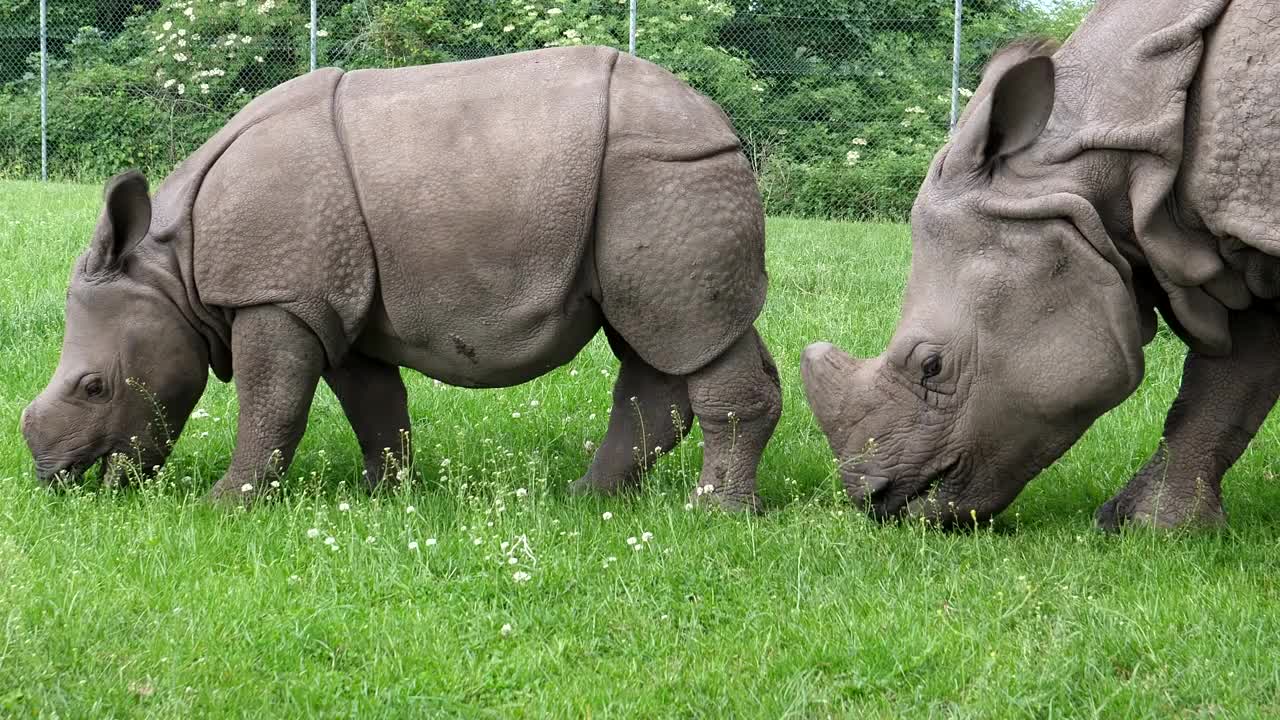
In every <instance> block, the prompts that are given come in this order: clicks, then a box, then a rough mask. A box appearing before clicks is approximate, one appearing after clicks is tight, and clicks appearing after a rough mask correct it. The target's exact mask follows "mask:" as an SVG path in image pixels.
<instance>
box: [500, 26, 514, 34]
mask: <svg viewBox="0 0 1280 720" xmlns="http://www.w3.org/2000/svg"><path fill="white" fill-rule="evenodd" d="M515 29H516V26H515V25H503V26H502V32H511V31H512V30H515Z"/></svg>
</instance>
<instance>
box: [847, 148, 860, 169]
mask: <svg viewBox="0 0 1280 720" xmlns="http://www.w3.org/2000/svg"><path fill="white" fill-rule="evenodd" d="M861 157H862V153H860V152H858V151H857V150H850V151H849V152H847V153H845V154H844V164H845V165H856V164H858V159H859V158H861Z"/></svg>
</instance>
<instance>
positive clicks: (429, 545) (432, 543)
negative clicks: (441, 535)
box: [427, 538, 436, 547]
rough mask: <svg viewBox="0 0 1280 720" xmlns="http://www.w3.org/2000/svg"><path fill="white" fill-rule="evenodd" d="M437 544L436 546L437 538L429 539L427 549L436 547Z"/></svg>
mask: <svg viewBox="0 0 1280 720" xmlns="http://www.w3.org/2000/svg"><path fill="white" fill-rule="evenodd" d="M435 544H436V539H435V538H427V547H431V546H432V545H435Z"/></svg>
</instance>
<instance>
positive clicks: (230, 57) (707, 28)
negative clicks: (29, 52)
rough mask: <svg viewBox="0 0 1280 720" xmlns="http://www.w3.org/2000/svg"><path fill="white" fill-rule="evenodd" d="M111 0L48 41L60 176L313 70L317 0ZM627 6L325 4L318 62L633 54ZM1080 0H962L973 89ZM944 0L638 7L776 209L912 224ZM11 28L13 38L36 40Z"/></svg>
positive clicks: (522, 0) (127, 152)
mask: <svg viewBox="0 0 1280 720" xmlns="http://www.w3.org/2000/svg"><path fill="white" fill-rule="evenodd" d="M126 1H127V0H111V2H114V3H116V5H117V6H118V5H119V4H120V3H122V2H126ZM103 2H104V0H67V2H65V3H59V8H58V18H59V21H60V22H63V23H66V22H70V21H77V22H85V21H90V22H98V23H99V24H98V25H96V26H86V27H84V28H82V29H81V30H80V31H79V32H78V33H77V34H74V36H73V37H71V39H69V40H66V39H60V40H58V41H57V42H55V43H54V45H53V48H54V55H53V59H52V62H51V67H50V71H51V72H50V78H51V83H52V84H51V86H50V108H49V121H50V143H49V150H50V169H51V173H52V174H53V175H54V176H55V177H62V178H78V179H87V180H91V181H94V182H97V181H100V180H101V179H102V177H103V176H104V175H106V174H108V173H111V172H115V171H116V170H118V169H120V168H122V167H128V166H137V167H142V168H144V169H146V170H147V171H148V172H149V174H151V175H153V176H157V177H158V176H160V175H163V174H165V173H167V172H168V171H169V170H171V169H172V167H173V166H174V164H175V163H176V162H178V161H179V160H181V159H182V157H184V156H185V155H186V154H187V153H189V152H190V151H191V150H193V149H195V148H196V147H197V146H198V145H199V144H200V143H201V142H202V141H203V140H204V139H205V138H207V137H208V136H209V135H210V134H212V133H213V132H215V131H216V130H217V129H218V128H219V127H220V126H221V125H222V124H223V123H224V122H225V121H226V120H227V119H228V118H229V117H230V116H231V115H232V114H234V113H235V112H236V111H237V110H239V109H240V108H241V107H243V106H244V104H245V103H247V102H248V101H249V100H250V99H251V98H252V97H254V96H256V95H257V94H259V93H261V92H263V91H265V90H267V89H269V88H271V87H273V86H275V85H276V84H278V83H280V82H283V81H284V80H286V79H288V78H290V77H293V76H295V75H297V74H299V73H302V72H304V71H305V70H306V68H307V61H308V54H309V47H308V44H309V42H308V27H309V23H308V17H307V15H308V12H307V11H308V7H307V0H167V1H164V2H157V0H142V1H141V2H139V3H138V4H135V5H132V6H129V13H130V17H129V18H128V19H127V20H123V21H121V20H120V19H119V18H118V17H116V16H112V18H106V19H104V18H103V16H102V12H101V10H100V8H102V7H105V5H104V4H103ZM627 2H628V0H350V1H349V2H340V3H337V4H325V5H322V10H324V11H325V12H323V13H322V15H321V17H320V27H321V28H322V29H321V30H320V31H319V33H318V34H319V36H320V37H319V39H320V50H321V63H322V64H332V65H338V66H340V67H345V68H348V69H353V68H360V67H386V66H403V65H411V64H424V63H435V62H445V61H451V60H462V59H470V58H476V57H483V56H488V55H494V54H499V53H509V52H516V51H521V50H529V49H533V48H541V47H551V46H563V45H583V44H602V45H610V46H613V47H619V48H624V47H625V46H626V44H627V33H628V22H627ZM6 3H7V4H6ZM113 7H114V6H113ZM1086 7H1087V6H1085V5H1082V4H1080V1H1079V0H1062V2H1061V3H1060V4H1059V5H1057V6H1050V7H1047V8H1046V6H1045V5H1044V4H1036V5H1026V4H1025V3H1023V2H1020V1H1019V0H966V3H965V31H964V32H965V34H964V57H965V58H966V59H967V60H966V63H965V66H964V68H963V73H962V80H961V82H962V84H963V85H965V86H967V87H969V88H972V87H974V85H976V83H977V80H978V74H979V72H980V70H981V65H982V62H983V61H984V60H985V59H986V58H987V57H988V56H989V55H990V54H991V52H993V51H994V50H995V49H997V48H998V47H999V46H1000V45H1002V44H1004V43H1005V42H1007V41H1008V40H1010V39H1013V38H1014V37H1017V36H1019V35H1022V34H1026V33H1030V32H1037V33H1044V34H1049V35H1052V36H1055V37H1058V38H1063V37H1065V36H1066V35H1067V34H1068V33H1070V31H1071V29H1072V28H1074V27H1075V25H1076V24H1077V23H1078V22H1079V20H1080V17H1081V16H1082V14H1083V12H1084V10H1085V9H1086ZM951 8H952V3H951V2H949V0H948V1H946V2H928V3H918V2H914V1H913V0H664V2H661V3H641V7H640V18H639V23H638V27H637V45H638V49H639V51H640V55H641V56H642V57H645V58H647V59H650V60H653V61H654V62H657V63H658V64H660V65H663V66H665V67H667V68H668V69H670V70H671V71H672V72H674V73H675V74H676V75H678V76H679V77H681V78H682V79H684V80H685V81H687V82H688V83H690V84H691V85H692V86H693V87H695V88H697V89H699V90H700V91H702V92H704V93H706V94H707V95H709V96H710V97H711V98H713V99H714V100H716V101H717V102H718V103H719V104H720V105H721V106H722V107H723V108H724V109H725V111H726V113H728V114H729V116H730V118H731V119H732V120H733V122H734V126H735V129H736V130H737V132H738V134H739V136H740V137H741V138H742V140H743V144H744V148H745V150H746V153H747V155H748V157H749V158H750V159H751V162H752V163H753V166H754V167H755V168H756V170H757V173H758V176H759V179H760V186H761V191H762V193H763V195H764V199H765V202H766V204H767V208H768V211H769V212H770V213H773V214H784V215H796V216H808V217H833V218H848V219H890V218H892V219H903V218H905V217H906V216H907V214H908V213H909V211H910V208H911V204H912V202H913V200H914V198H915V194H916V191H917V189H918V187H919V185H920V181H921V179H922V178H923V176H924V173H925V171H926V170H927V168H928V164H929V161H930V159H931V158H932V156H933V154H934V153H935V152H936V150H937V148H938V147H939V146H940V145H941V144H942V143H943V142H945V140H946V137H947V127H948V120H949V117H948V116H949V111H950V80H951V26H952V17H951ZM30 11H31V1H30V0H0V18H5V17H9V18H11V19H13V18H16V19H17V21H20V22H27V21H28V20H27V16H28V15H30ZM886 18H887V19H886ZM95 28H100V29H95ZM19 35H21V34H19ZM19 35H14V36H12V37H13V38H17V39H16V40H13V42H18V43H19V44H22V43H27V39H24V38H23V37H19ZM0 39H2V38H0ZM28 44H29V43H28ZM23 47H26V45H23ZM32 63H33V57H32V56H28V59H27V64H26V65H25V66H14V65H12V63H11V64H10V66H5V67H2V68H0V83H4V84H0V176H5V177H30V176H32V175H34V174H36V173H37V172H38V169H39V157H40V155H39V115H38V113H39V107H38V103H37V100H36V97H37V96H36V85H35V80H34V76H35V74H36V73H35V71H36V69H37V67H36V66H35V65H33V64H32ZM6 78H7V79H8V82H5V79H6ZM968 94H969V93H968V91H967V90H965V91H963V92H962V95H966V96H967V95H968Z"/></svg>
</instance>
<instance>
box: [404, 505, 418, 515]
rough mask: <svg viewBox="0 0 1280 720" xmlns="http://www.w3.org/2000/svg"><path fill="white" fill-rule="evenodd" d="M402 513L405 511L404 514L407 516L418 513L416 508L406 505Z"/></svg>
mask: <svg viewBox="0 0 1280 720" xmlns="http://www.w3.org/2000/svg"><path fill="white" fill-rule="evenodd" d="M404 511H405V512H406V513H408V514H409V515H412V514H414V513H415V512H417V511H418V509H417V508H415V507H414V506H412V505H407V506H405V509H404Z"/></svg>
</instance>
